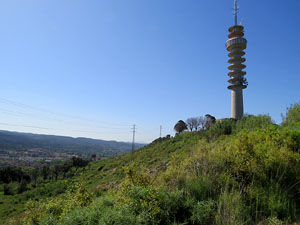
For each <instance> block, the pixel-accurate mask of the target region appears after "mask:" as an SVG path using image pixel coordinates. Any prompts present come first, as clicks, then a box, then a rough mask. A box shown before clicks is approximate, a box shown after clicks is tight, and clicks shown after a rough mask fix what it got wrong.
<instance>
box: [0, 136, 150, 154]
mask: <svg viewBox="0 0 300 225" xmlns="http://www.w3.org/2000/svg"><path fill="white" fill-rule="evenodd" d="M135 146H136V148H141V147H143V146H144V144H138V143H137V144H136V145H135ZM30 148H43V149H45V150H49V151H55V152H66V153H73V154H80V155H91V154H98V155H99V156H102V157H111V156H114V155H116V154H123V153H128V152H130V151H131V143H127V142H117V141H104V140H97V139H90V138H72V137H64V136H54V135H41V134H30V133H19V132H9V131H0V149H13V150H27V149H30Z"/></svg>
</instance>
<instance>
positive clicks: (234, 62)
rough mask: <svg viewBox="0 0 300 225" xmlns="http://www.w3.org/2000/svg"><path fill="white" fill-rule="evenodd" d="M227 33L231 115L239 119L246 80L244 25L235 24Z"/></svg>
mask: <svg viewBox="0 0 300 225" xmlns="http://www.w3.org/2000/svg"><path fill="white" fill-rule="evenodd" d="M228 31H229V35H228V38H229V39H228V40H227V41H226V49H227V50H228V51H229V54H228V56H229V60H228V63H230V64H231V65H230V66H228V69H229V70H230V72H229V73H228V76H229V77H230V79H229V80H228V82H229V86H228V89H230V90H231V117H232V118H235V119H241V118H242V116H243V114H244V105H243V89H245V88H246V87H247V80H246V79H245V78H244V76H245V75H246V72H245V71H243V69H245V68H246V66H245V65H244V64H243V63H244V62H245V61H246V59H245V58H243V56H244V55H245V52H244V50H245V49H246V47H247V40H246V39H245V38H244V27H243V26H241V25H235V26H232V27H230V28H229V29H228Z"/></svg>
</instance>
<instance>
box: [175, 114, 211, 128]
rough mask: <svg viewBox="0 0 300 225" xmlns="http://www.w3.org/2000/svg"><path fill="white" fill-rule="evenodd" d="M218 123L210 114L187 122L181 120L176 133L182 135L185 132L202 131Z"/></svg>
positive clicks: (176, 125)
mask: <svg viewBox="0 0 300 225" xmlns="http://www.w3.org/2000/svg"><path fill="white" fill-rule="evenodd" d="M215 122H216V118H215V117H214V116H212V115H210V114H206V115H205V116H199V117H190V118H188V119H187V120H186V121H183V120H179V121H178V122H177V123H176V124H175V126H174V130H175V131H176V133H182V132H183V131H185V130H189V131H201V130H205V129H207V128H209V127H211V126H212V125H213V124H214V123H215Z"/></svg>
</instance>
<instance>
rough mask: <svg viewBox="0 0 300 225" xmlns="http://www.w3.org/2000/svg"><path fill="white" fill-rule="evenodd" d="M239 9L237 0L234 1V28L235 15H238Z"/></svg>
mask: <svg viewBox="0 0 300 225" xmlns="http://www.w3.org/2000/svg"><path fill="white" fill-rule="evenodd" d="M238 10H239V7H238V5H237V0H234V21H235V26H237V14H238Z"/></svg>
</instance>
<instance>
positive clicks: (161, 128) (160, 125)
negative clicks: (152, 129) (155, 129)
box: [159, 125, 162, 138]
mask: <svg viewBox="0 0 300 225" xmlns="http://www.w3.org/2000/svg"><path fill="white" fill-rule="evenodd" d="M161 130H162V126H161V125H160V132H159V138H161Z"/></svg>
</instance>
